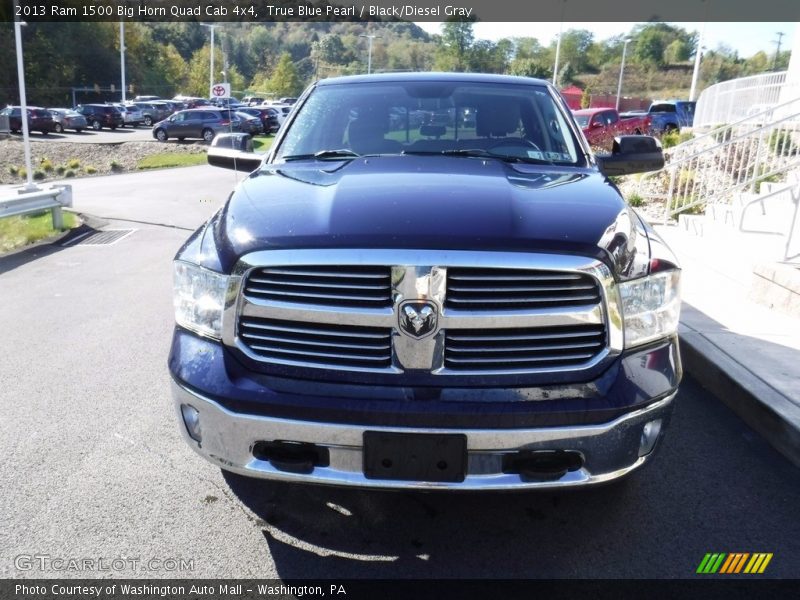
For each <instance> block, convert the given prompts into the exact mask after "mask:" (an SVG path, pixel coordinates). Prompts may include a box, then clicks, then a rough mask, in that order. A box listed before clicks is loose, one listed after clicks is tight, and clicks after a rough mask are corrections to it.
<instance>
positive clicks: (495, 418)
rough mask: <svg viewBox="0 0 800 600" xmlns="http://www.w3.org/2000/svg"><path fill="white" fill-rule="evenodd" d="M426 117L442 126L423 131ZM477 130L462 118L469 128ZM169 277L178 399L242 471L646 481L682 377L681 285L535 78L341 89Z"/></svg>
mask: <svg viewBox="0 0 800 600" xmlns="http://www.w3.org/2000/svg"><path fill="white" fill-rule="evenodd" d="M420 112H424V113H430V114H438V115H442V117H441V119H438V120H436V121H434V122H429V121H423V122H419V121H418V120H416V121H415V120H414V118H413V115H415V114H419V113H420ZM467 117H469V118H467ZM249 146H251V144H249V139H248V137H247V136H246V135H244V134H230V135H225V134H223V135H219V136H217V138H216V139H215V141H214V144H213V146H212V147H211V148H210V150H209V156H208V158H209V163H211V164H214V165H217V166H222V167H227V168H233V169H237V170H243V171H247V172H249V173H250V174H249V176H248V177H246V178H245V179H244V180H243V181H242V182H241V183H240V184H239V185H238V187H237V188H236V189H235V191H234V192H233V193H232V195H231V196H230V198H229V199H228V201H227V202H226V203H225V204H224V206H223V207H222V208H221V209H220V210H219V212H218V213H217V214H215V215H214V216H213V217H212V218H211V219H210V220H209V221H208V222H207V223H206V224H205V225H203V226H202V227H201V228H200V229H198V230H197V231H196V232H195V233H194V234H193V235H192V236H191V237H190V238H189V239H188V241H187V242H186V243H185V245H184V246H183V247H182V248H181V249H180V251H179V252H178V254H177V256H176V258H175V263H174V286H175V290H174V304H175V318H176V327H175V331H174V336H173V340H172V346H171V350H170V354H169V361H168V364H169V371H170V374H171V377H172V392H173V398H174V403H175V408H176V412H177V416H178V420H179V423H180V428H181V431H182V433H183V435H184V437H185V439H186V441H187V442H188V443H189V445H190V446H191V447H192V448H193V449H194V450H195V451H197V452H198V453H199V454H200V455H202V456H203V457H205V458H206V459H208V460H209V461H211V462H212V463H213V464H215V465H217V466H218V467H221V468H222V469H225V470H228V471H232V472H235V473H239V474H241V475H246V476H252V477H262V478H267V479H279V480H284V481H293V482H311V483H323V484H334V485H346V486H362V487H377V488H416V489H427V490H431V489H454V490H462V489H464V490H488V489H492V490H503V489H525V488H548V487H559V488H561V487H572V486H583V485H591V484H595V483H601V482H607V481H610V480H613V479H616V478H618V477H621V476H623V475H625V474H627V473H629V472H631V471H633V470H635V469H637V468H638V467H640V466H641V465H643V464H644V463H646V462H647V461H648V460H649V459H650V458H651V457H652V456H653V454H654V448H655V447H656V445H657V442H658V441H659V439H660V438H661V437H662V435H663V433H664V430H665V429H666V427H667V425H668V422H669V419H670V414H671V411H672V405H673V398H674V397H675V394H676V392H677V389H678V384H679V381H680V379H681V363H680V357H679V353H678V340H677V326H678V313H679V307H680V299H679V291H678V289H679V279H680V268H679V266H678V263H677V261H676V259H675V257H674V256H673V254H672V253H671V252H670V250H669V249H668V248H667V247H666V246H665V244H664V243H663V242H662V241H661V239H660V238H659V237H658V235H657V234H656V233H655V232H654V231H653V230H652V229H651V228H650V227H649V226H648V225H647V224H646V223H645V222H644V221H643V220H642V219H641V218H640V217H639V215H638V214H637V213H636V212H635V211H634V210H632V209H631V208H630V207H629V206H628V205H627V204H626V202H625V200H624V199H623V198H622V196H621V195H620V192H619V190H618V189H617V188H616V187H615V185H614V183H613V181H612V180H611V179H609V176H611V175H623V174H626V173H635V172H642V171H647V170H654V169H658V168H659V167H660V166H661V165H663V155H662V152H661V148H660V146H659V144H658V142H657V141H656V140H655V139H653V138H651V137H647V136H623V137H620V138H618V139H617V140H616V141H615V143H614V145H613V149H612V152H611V153H610V154H608V155H604V156H593V155H592V152H591V149H590V147H589V145H588V144H587V142H586V139H585V138H584V136H583V135H582V133H581V130H580V128H579V127H577V125H576V123H575V121H574V120H573V118H572V116H571V114H570V111H569V109H568V107H567V106H566V104H565V103H564V102H563V100H562V99H561V97H560V95H559V93H558V91H557V90H556V89H555V88H553V87H552V86H551V85H550V84H549V83H547V82H545V81H540V80H535V79H528V78H519V77H508V76H498V75H478V74H441V73H439V74H434V73H428V74H409V73H404V74H384V75H370V76H356V77H344V78H335V79H328V80H324V81H320V82H317V83H315V84H314V85H312V86H311V87H310V88H309V89H308V90H307V91H306V92H305V93H304V94H303V96H302V97H301V98H300V99H299V100H298V102H297V108H296V110H294V111H293V112H292V114H291V115H290V117H289V119H288V120H287V123H286V125H285V126H284V127H283V128H282V129H281V131H280V133H279V134H278V137H277V138H276V140H275V143H274V144H273V146H272V148H271V150H270V152H269V154H268V155H267V156H266V157H262V156H260V155H255V154H252V153H251V152H249V151H248V150H249Z"/></svg>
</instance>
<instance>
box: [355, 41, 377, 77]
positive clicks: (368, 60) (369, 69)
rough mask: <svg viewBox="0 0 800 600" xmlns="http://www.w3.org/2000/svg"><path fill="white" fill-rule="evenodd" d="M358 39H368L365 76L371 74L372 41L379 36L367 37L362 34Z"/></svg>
mask: <svg viewBox="0 0 800 600" xmlns="http://www.w3.org/2000/svg"><path fill="white" fill-rule="evenodd" d="M358 37H363V38H367V39H369V51H368V54H367V75H369V74H370V73H372V40H374V39H375V38H379V37H381V36H379V35H367V34H366V33H362V34H361V35H359V36H358Z"/></svg>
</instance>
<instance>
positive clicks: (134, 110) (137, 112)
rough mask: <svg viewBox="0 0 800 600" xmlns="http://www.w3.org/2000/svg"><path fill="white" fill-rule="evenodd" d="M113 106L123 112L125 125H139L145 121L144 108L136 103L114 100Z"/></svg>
mask: <svg viewBox="0 0 800 600" xmlns="http://www.w3.org/2000/svg"><path fill="white" fill-rule="evenodd" d="M112 106H114V107H116V109H117V110H118V111H119V112H121V113H122V120H123V125H122V126H123V127H125V125H130V126H131V127H138V126H139V125H141V124H142V122H144V115H143V114H142V109H141V108H139V107H138V106H136V105H135V104H122V103H121V102H114V103H112Z"/></svg>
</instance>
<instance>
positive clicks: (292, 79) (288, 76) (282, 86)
mask: <svg viewBox="0 0 800 600" xmlns="http://www.w3.org/2000/svg"><path fill="white" fill-rule="evenodd" d="M267 88H268V89H269V91H270V92H272V93H273V94H275V95H276V96H296V95H298V94H299V93H300V92H302V91H303V82H302V81H300V76H299V75H298V73H297V69H296V68H295V66H294V63H293V62H292V56H291V55H290V54H289V53H288V52H284V53H283V54H281V57H280V58H279V59H278V66H277V67H275V71H274V72H273V73H272V77H270V79H269V83H268V84H267Z"/></svg>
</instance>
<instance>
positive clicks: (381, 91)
mask: <svg viewBox="0 0 800 600" xmlns="http://www.w3.org/2000/svg"><path fill="white" fill-rule="evenodd" d="M464 150H479V151H483V152H488V153H490V154H491V155H492V156H498V157H514V158H515V159H518V160H521V161H530V162H540V161H544V162H547V163H552V164H577V163H578V162H579V161H580V160H583V159H582V157H581V158H579V156H580V154H579V151H578V147H577V144H576V142H575V139H574V138H573V136H572V134H571V132H570V130H569V127H568V125H567V121H566V118H565V117H564V115H563V113H562V111H561V109H560V107H559V106H558V105H557V104H556V102H555V101H554V100H553V97H552V96H551V95H550V93H549V92H548V90H547V88H546V87H545V86H543V85H520V84H498V83H480V82H479V83H453V82H435V81H434V82H409V83H396V82H371V83H359V84H353V83H350V84H347V85H322V86H319V87H318V88H316V90H314V92H313V93H312V94H311V95H310V97H309V98H308V100H307V101H306V102H305V104H304V105H303V106H302V108H301V109H300V112H299V114H298V115H297V117H296V119H295V121H294V122H293V123H292V126H291V128H290V129H289V131H288V132H287V134H286V138H285V139H284V141H283V144H282V145H281V147H280V148H279V149H278V152H277V154H276V157H275V160H278V161H280V160H282V159H284V160H291V159H296V158H301V157H313V156H314V155H318V157H319V156H325V155H327V156H330V157H331V158H333V157H334V156H335V155H334V154H331V153H332V152H333V151H347V154H349V155H350V156H358V155H365V154H370V155H375V154H414V153H425V154H428V153H433V154H435V153H446V154H452V153H453V152H463V151H464ZM343 154H345V153H344V152H340V153H339V155H340V156H341V155H343ZM464 155H465V156H469V154H468V153H464Z"/></svg>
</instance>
